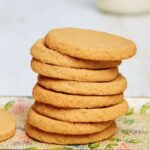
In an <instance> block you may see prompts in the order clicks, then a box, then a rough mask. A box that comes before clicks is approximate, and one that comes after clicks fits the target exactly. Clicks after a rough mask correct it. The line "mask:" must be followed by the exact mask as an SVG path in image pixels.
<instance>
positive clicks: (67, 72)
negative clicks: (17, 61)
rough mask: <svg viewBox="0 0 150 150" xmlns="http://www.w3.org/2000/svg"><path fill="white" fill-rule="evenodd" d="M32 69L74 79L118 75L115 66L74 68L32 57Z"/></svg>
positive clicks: (100, 79) (97, 78)
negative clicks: (89, 68) (43, 61)
mask: <svg viewBox="0 0 150 150" xmlns="http://www.w3.org/2000/svg"><path fill="white" fill-rule="evenodd" d="M31 67H32V69H33V70H34V71H35V72H36V73H39V74H41V75H43V76H46V77H52V78H57V79H65V80H74V81H91V82H92V81H93V82H96V81H111V80H113V79H115V78H116V77H117V75H118V69H117V68H111V69H105V70H87V69H74V68H66V67H60V66H54V65H50V64H44V63H42V62H40V61H38V60H36V59H32V62H31Z"/></svg>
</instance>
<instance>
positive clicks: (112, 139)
mask: <svg viewBox="0 0 150 150" xmlns="http://www.w3.org/2000/svg"><path fill="white" fill-rule="evenodd" d="M110 141H111V142H115V143H116V142H119V141H121V139H119V138H111V139H110Z"/></svg>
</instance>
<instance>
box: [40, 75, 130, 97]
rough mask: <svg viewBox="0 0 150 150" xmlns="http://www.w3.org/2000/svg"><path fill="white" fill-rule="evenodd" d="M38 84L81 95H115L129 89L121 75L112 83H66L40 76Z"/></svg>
mask: <svg viewBox="0 0 150 150" xmlns="http://www.w3.org/2000/svg"><path fill="white" fill-rule="evenodd" d="M38 84H40V85H41V86H42V87H45V88H46V89H51V90H54V91H57V92H63V93H69V94H81V95H114V94H119V93H122V92H123V91H125V89H126V88H127V81H126V79H125V77H123V76H122V75H121V74H119V75H118V77H117V78H115V79H114V80H112V81H110V82H77V81H66V80H59V79H53V78H48V77H45V76H41V75H39V76H38Z"/></svg>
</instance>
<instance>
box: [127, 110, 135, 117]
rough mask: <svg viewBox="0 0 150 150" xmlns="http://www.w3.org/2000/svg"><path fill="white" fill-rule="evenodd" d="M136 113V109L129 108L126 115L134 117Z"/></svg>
mask: <svg viewBox="0 0 150 150" xmlns="http://www.w3.org/2000/svg"><path fill="white" fill-rule="evenodd" d="M133 113H134V108H129V110H128V112H127V113H126V116H129V115H132V114H133Z"/></svg>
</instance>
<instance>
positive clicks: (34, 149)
mask: <svg viewBox="0 0 150 150" xmlns="http://www.w3.org/2000/svg"><path fill="white" fill-rule="evenodd" d="M26 150H39V149H38V148H37V147H29V148H27V149H26Z"/></svg>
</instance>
